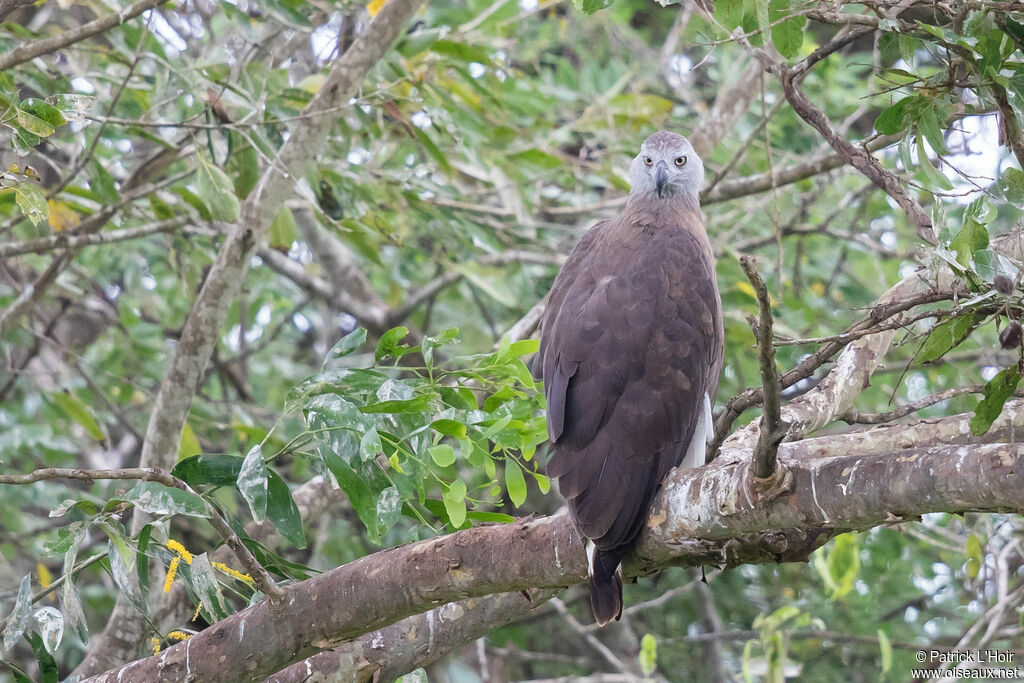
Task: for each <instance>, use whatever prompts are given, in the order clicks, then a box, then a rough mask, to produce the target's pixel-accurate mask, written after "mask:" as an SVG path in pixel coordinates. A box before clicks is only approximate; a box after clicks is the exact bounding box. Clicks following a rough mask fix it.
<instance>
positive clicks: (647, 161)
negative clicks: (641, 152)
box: [644, 157, 654, 166]
mask: <svg viewBox="0 0 1024 683" xmlns="http://www.w3.org/2000/svg"><path fill="white" fill-rule="evenodd" d="M644 163H645V164H647V165H648V166H652V165H653V164H654V159H652V158H650V157H644Z"/></svg>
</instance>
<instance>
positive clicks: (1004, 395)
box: [971, 365, 1020, 436]
mask: <svg viewBox="0 0 1024 683" xmlns="http://www.w3.org/2000/svg"><path fill="white" fill-rule="evenodd" d="M1019 383H1020V373H1019V372H1018V371H1017V366H1016V365H1011V366H1010V367H1008V368H1006V369H1005V370H1003V371H1002V372H1000V373H999V374H998V375H996V376H995V377H993V378H992V379H991V380H989V382H988V384H986V385H985V389H984V391H983V393H982V399H981V401H980V402H979V403H978V406H977V407H976V408H975V409H974V417H972V418H971V432H972V433H974V435H975V436H981V435H982V434H984V433H985V432H987V431H988V429H989V427H991V426H992V423H993V422H995V421H996V418H998V417H999V414H1000V413H1002V412H1003V404H1004V403H1006V399H1008V398H1010V397H1011V396H1013V392H1014V391H1016V390H1017V385H1018V384H1019Z"/></svg>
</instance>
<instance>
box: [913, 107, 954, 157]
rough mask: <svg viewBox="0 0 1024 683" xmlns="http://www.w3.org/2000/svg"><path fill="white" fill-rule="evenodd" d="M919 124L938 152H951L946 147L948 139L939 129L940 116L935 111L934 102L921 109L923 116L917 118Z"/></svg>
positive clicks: (929, 142)
mask: <svg viewBox="0 0 1024 683" xmlns="http://www.w3.org/2000/svg"><path fill="white" fill-rule="evenodd" d="M917 126H918V128H919V129H920V131H921V132H922V133H923V134H924V137H925V139H926V140H928V144H929V145H931V147H932V149H933V150H935V153H936V154H939V155H946V154H949V149H947V148H946V140H945V138H943V136H942V131H941V130H940V129H939V118H938V116H937V115H936V113H935V103H934V102H932V103H931V104H930V105H929V106H927V107H925V108H924V109H923V110H922V111H921V116H920V118H918V120H917Z"/></svg>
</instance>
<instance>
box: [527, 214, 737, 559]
mask: <svg viewBox="0 0 1024 683" xmlns="http://www.w3.org/2000/svg"><path fill="white" fill-rule="evenodd" d="M620 227H621V226H617V225H615V224H614V223H611V222H605V223H601V224H598V225H597V226H595V227H594V228H592V229H591V230H590V231H589V232H588V233H587V235H585V236H584V238H583V240H581V242H580V244H579V246H578V247H577V248H576V249H575V250H574V251H573V253H572V255H570V257H569V259H568V260H567V261H566V264H565V266H563V269H562V271H561V272H560V273H559V275H558V277H557V278H556V280H555V283H554V285H553V287H552V290H551V298H550V301H549V304H548V308H547V310H546V311H545V315H544V318H543V320H542V323H541V325H542V335H541V345H540V351H539V354H538V355H539V364H540V374H541V375H542V377H543V379H544V383H545V384H544V386H545V393H546V396H547V401H548V432H549V436H550V437H551V440H552V442H553V444H554V454H553V456H552V458H551V461H550V462H549V463H548V473H549V474H550V475H551V476H553V477H555V478H557V479H558V486H559V490H560V492H561V493H562V495H563V496H564V497H565V498H566V499H567V501H568V502H569V506H570V509H571V511H572V513H573V516H574V519H575V520H576V523H577V525H578V526H579V528H580V530H581V531H582V533H583V534H584V535H585V536H587V537H588V538H591V539H593V540H594V541H595V544H596V545H597V546H598V548H601V549H602V550H604V549H612V548H616V547H619V546H622V545H624V544H627V543H629V542H631V541H632V540H633V538H635V536H636V534H637V533H639V530H640V529H641V527H642V525H643V522H644V520H645V518H646V515H647V510H648V507H649V506H650V502H651V499H652V498H653V497H654V494H655V492H656V491H657V487H658V486H659V485H660V482H661V480H662V479H663V478H664V476H665V475H666V474H667V473H668V471H669V470H670V469H671V468H672V467H675V466H676V465H678V464H679V463H680V461H681V460H682V458H683V456H684V455H685V453H686V451H687V447H688V446H689V443H690V440H691V438H692V436H693V433H694V430H695V427H696V424H697V421H698V419H699V418H700V417H701V415H702V411H703V401H704V396H705V395H707V394H708V393H709V392H713V391H714V390H715V389H717V383H718V376H717V375H718V371H719V369H720V366H721V351H720V348H721V338H722V331H721V313H720V306H721V304H720V303H719V297H718V289H717V285H716V284H715V280H714V277H715V276H714V266H713V263H712V262H711V260H710V254H709V252H708V250H707V248H706V244H702V243H701V242H700V240H699V239H698V238H697V237H696V236H695V235H694V234H693V233H692V232H691V231H689V230H686V229H683V228H682V227H679V228H673V227H672V226H668V227H666V228H659V230H658V231H656V232H654V233H652V234H649V235H646V236H644V239H641V240H638V241H637V240H634V241H633V242H631V243H630V244H629V245H628V248H625V247H626V246H627V245H623V244H616V243H615V239H616V235H618V234H619V233H620V232H621V230H619V229H618V228H620Z"/></svg>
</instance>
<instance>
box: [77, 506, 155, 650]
mask: <svg viewBox="0 0 1024 683" xmlns="http://www.w3.org/2000/svg"><path fill="white" fill-rule="evenodd" d="M147 526H148V525H147ZM77 554H78V546H77V545H76V546H72V547H71V548H68V551H67V552H66V553H64V585H62V586H61V587H60V603H61V607H62V608H63V609H64V614H65V615H66V616H67V619H68V623H69V624H71V628H72V630H73V631H74V632H75V635H76V636H78V639H79V640H80V641H82V644H83V645H85V644H86V643H88V642H89V623H88V622H87V621H86V619H85V611H84V610H83V609H82V600H81V599H80V598H79V597H78V589H76V588H75V582H74V576H73V574H74V567H75V558H76V557H77ZM147 567H148V565H147Z"/></svg>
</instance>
